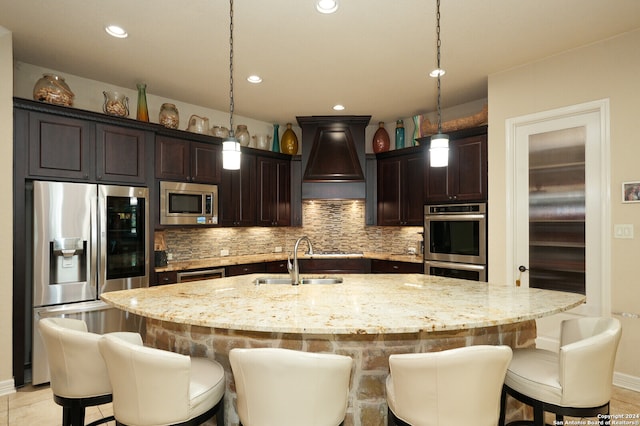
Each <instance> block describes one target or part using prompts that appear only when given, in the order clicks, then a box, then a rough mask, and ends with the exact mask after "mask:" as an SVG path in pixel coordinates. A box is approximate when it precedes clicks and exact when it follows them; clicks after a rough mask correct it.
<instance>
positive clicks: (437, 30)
mask: <svg viewBox="0 0 640 426" xmlns="http://www.w3.org/2000/svg"><path fill="white" fill-rule="evenodd" d="M436 35H437V41H436V48H437V62H438V63H437V69H438V133H442V109H441V107H440V75H441V74H442V72H441V70H442V68H440V46H441V45H442V42H441V41H440V0H436Z"/></svg>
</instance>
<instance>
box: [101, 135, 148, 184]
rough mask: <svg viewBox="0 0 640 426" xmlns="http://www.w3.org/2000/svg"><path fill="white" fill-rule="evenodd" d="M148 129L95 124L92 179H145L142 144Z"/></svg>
mask: <svg viewBox="0 0 640 426" xmlns="http://www.w3.org/2000/svg"><path fill="white" fill-rule="evenodd" d="M152 140H153V136H152V134H151V132H148V131H144V130H138V129H128V128H126V127H120V126H114V125H108V124H100V123H98V124H96V179H97V180H100V181H102V180H105V181H119V182H129V183H145V181H146V175H147V173H146V168H145V167H146V166H145V163H146V161H145V159H146V152H147V150H146V147H147V146H149V145H150V143H151V142H150V141H152Z"/></svg>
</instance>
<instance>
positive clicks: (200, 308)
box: [101, 274, 585, 334]
mask: <svg viewBox="0 0 640 426" xmlns="http://www.w3.org/2000/svg"><path fill="white" fill-rule="evenodd" d="M261 276H264V274H253V275H241V276H236V277H227V278H221V279H212V280H204V281H195V282H190V283H181V284H172V285H165V286H159V287H151V288H141V289H132V290H122V291H114V292H108V293H103V294H102V296H101V298H102V300H104V301H105V302H107V303H108V304H110V305H113V306H115V307H117V308H119V309H123V310H125V311H128V312H132V313H134V314H138V315H141V316H144V317H148V318H154V319H157V320H161V321H169V322H174V323H180V324H191V325H199V326H205V327H213V328H221V329H233V330H245V331H258V332H282V333H311V334H379V333H381V334H391V333H414V332H420V331H443V330H462V329H470V328H477V327H488V326H495V325H501V324H510V323H515V322H520V321H525V320H531V319H535V318H540V317H543V316H547V315H552V314H555V313H558V312H562V311H564V310H567V309H570V308H573V307H575V306H578V305H580V304H582V303H583V302H584V301H585V297H584V296H582V295H579V294H573V293H565V292H557V291H550V290H540V289H533V288H524V287H514V286H506V285H499V284H490V283H484V282H477V281H468V280H458V279H452V278H444V277H437V276H433V275H422V274H345V275H343V276H342V278H343V279H344V282H343V283H342V284H326V285H321V284H306V285H299V286H292V285H286V284H265V285H255V280H256V278H258V277H261ZM270 276H280V277H286V276H288V275H282V274H281V275H277V274H276V275H270ZM303 276H312V275H303ZM316 276H317V275H316Z"/></svg>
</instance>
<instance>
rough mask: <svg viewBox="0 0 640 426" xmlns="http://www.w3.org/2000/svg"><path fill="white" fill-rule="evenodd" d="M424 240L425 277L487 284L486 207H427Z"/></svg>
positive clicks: (471, 205)
mask: <svg viewBox="0 0 640 426" xmlns="http://www.w3.org/2000/svg"><path fill="white" fill-rule="evenodd" d="M424 240H425V249H424V270H425V274H428V275H440V276H444V277H450V278H463V279H469V280H476V281H486V280H487V205H486V203H469V204H441V205H426V206H425V207H424Z"/></svg>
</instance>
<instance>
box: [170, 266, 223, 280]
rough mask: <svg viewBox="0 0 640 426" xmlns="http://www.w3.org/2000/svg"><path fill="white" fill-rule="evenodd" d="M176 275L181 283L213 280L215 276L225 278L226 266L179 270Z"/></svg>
mask: <svg viewBox="0 0 640 426" xmlns="http://www.w3.org/2000/svg"><path fill="white" fill-rule="evenodd" d="M176 275H177V279H178V282H179V283H187V282H190V281H201V280H212V279H215V278H224V268H215V269H201V270H198V271H182V272H178V273H177V274H176Z"/></svg>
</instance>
